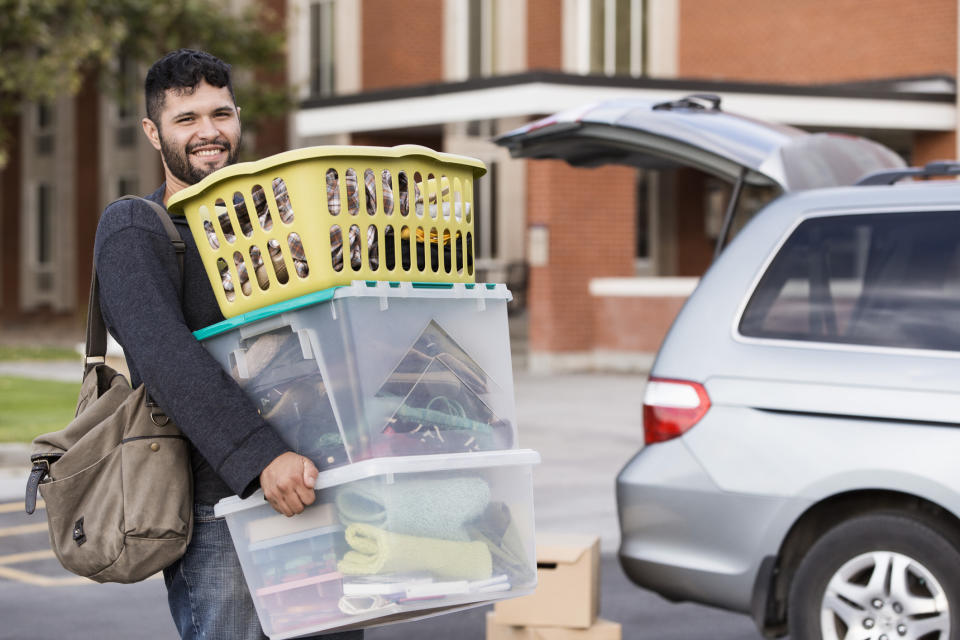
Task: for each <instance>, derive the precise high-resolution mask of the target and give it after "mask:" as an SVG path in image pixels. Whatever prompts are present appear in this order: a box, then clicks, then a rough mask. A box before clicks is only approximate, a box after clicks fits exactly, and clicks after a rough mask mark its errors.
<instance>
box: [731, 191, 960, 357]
mask: <svg viewBox="0 0 960 640" xmlns="http://www.w3.org/2000/svg"><path fill="white" fill-rule="evenodd" d="M898 213H903V214H910V213H953V214H955V215H960V207H958V206H956V205H953V206H950V205H928V206H925V205H916V206H892V207H882V206H879V207H853V208H849V209H821V210H818V211H816V212H808V213H805V214H803V215H800V216H797V218H796V219H795V220H793V222H792V223H791V224H790V225H789V226H788V227H787V228H786V229H785V230H784V232H783V233H782V234H781V236H780V237H779V238H778V239H777V242H776V243H775V244H774V245H773V247H772V249H771V250H770V251H769V252H768V254H767V255H766V257H765V258H764V260H763V262H762V263H761V264H760V265H759V267H758V269H757V272H756V273H755V274H754V275H753V279H752V280H751V282H750V286H749V287H747V289H746V292H745V293H744V295H743V297H742V299H741V300H740V303H739V306H738V307H737V312H736V313H735V314H734V316H733V323H732V325H731V327H730V336H731V338H732V339H733V340H734V342H737V343H741V344H747V345H756V346H770V347H786V348H794V349H812V350H818V351H824V350H826V351H845V352H850V353H885V354H891V355H910V356H924V357H937V358H943V357H951V358H957V359H960V350H958V351H951V350H949V349H918V348H914V347H888V346H880V345H869V344H855V343H838V342H824V341H817V340H795V339H790V338H766V337H759V336H747V335H744V334H743V333H741V332H740V324H741V322H742V320H743V315H744V313H745V312H746V309H747V306H748V305H749V303H750V300H751V299H752V298H753V296H754V294H755V293H756V291H757V287H759V286H760V282H761V280H762V279H763V276H764V275H765V274H766V273H767V271H768V270H769V269H770V265H771V264H772V263H773V261H774V259H776V257H777V256H778V255H779V254H780V252H781V251H782V250H783V246H784V245H785V244H786V243H787V241H788V240H789V239H790V238H791V237H792V236H793V234H794V233H795V232H796V230H797V228H798V227H799V226H800V225H801V224H803V223H805V222H807V221H808V220H813V219H817V218H832V217H838V216H842V217H850V216H858V215H887V214H898Z"/></svg>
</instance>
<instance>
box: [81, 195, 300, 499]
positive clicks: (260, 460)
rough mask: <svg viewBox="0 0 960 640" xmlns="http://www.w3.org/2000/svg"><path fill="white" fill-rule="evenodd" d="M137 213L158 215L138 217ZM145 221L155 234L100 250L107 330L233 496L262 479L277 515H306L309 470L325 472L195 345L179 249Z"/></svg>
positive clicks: (116, 235) (137, 230)
mask: <svg viewBox="0 0 960 640" xmlns="http://www.w3.org/2000/svg"><path fill="white" fill-rule="evenodd" d="M131 204H132V203H131ZM116 206H118V205H114V207H116ZM137 206H142V207H144V208H145V207H146V205H137ZM108 213H116V212H114V208H113V207H111V208H110V209H108V212H106V213H105V214H104V217H105V218H106V217H107V215H108ZM134 215H143V216H151V217H152V216H154V214H153V213H152V212H150V211H144V212H140V211H137V210H134ZM145 219H150V220H151V221H153V222H155V223H156V230H151V229H150V226H152V225H147V224H143V225H142V226H133V225H128V226H125V227H123V228H121V229H119V230H115V231H112V232H111V233H109V235H108V236H106V237H105V238H103V239H102V241H101V242H98V247H97V273H98V277H99V280H100V291H101V307H102V309H103V312H104V316H105V318H106V319H107V322H108V325H109V326H110V327H111V329H112V331H113V332H114V334H115V337H116V338H117V340H118V341H119V342H120V344H121V345H123V348H124V351H125V353H126V355H127V358H128V360H129V361H130V362H131V364H133V365H135V366H136V369H137V371H138V372H139V374H140V376H141V377H142V378H143V382H144V384H145V385H146V386H147V389H148V390H149V392H150V394H151V396H152V397H153V399H154V400H155V401H156V402H157V403H158V404H159V405H160V406H161V407H162V408H163V410H164V411H165V412H166V413H167V414H168V415H169V416H170V417H171V418H172V419H173V420H174V421H175V422H176V423H177V425H178V426H179V427H180V429H181V430H182V431H183V432H184V434H185V435H186V436H187V437H188V438H189V439H190V440H191V442H193V443H194V445H195V446H196V447H197V449H198V450H199V451H200V453H201V454H202V455H203V456H204V458H205V459H206V460H207V461H208V462H209V463H210V464H211V466H212V467H213V469H214V470H215V471H216V473H217V474H218V475H219V476H220V477H221V478H223V480H224V481H225V482H226V483H227V485H228V486H229V487H230V489H231V490H233V491H235V492H236V493H237V494H238V495H241V496H245V495H249V494H250V493H252V492H253V490H255V489H256V486H257V481H258V480H259V481H260V482H261V483H262V484H263V488H264V491H265V493H267V492H269V494H270V495H269V496H268V499H269V500H270V501H271V504H273V505H274V507H275V508H277V510H278V511H281V512H283V513H287V514H288V515H289V514H290V513H298V512H299V511H302V510H303V506H304V505H305V504H309V503H310V502H312V500H313V489H312V483H310V485H309V496H308V495H307V493H306V480H305V475H306V472H307V471H308V466H309V467H310V468H312V469H313V472H314V473H315V472H316V468H315V467H313V464H312V463H310V461H309V460H307V459H305V458H302V456H297V455H296V454H293V453H291V452H290V451H289V447H287V446H286V445H285V444H284V443H283V441H282V440H281V439H280V437H279V436H278V435H277V433H276V431H275V430H274V429H273V428H272V427H270V425H269V424H267V423H266V421H265V420H264V419H263V418H262V417H261V416H260V415H259V413H258V412H257V410H256V407H255V406H254V405H253V403H252V402H251V401H250V400H249V399H248V398H247V397H246V396H245V395H244V394H243V391H242V390H241V389H240V387H239V386H238V385H237V384H236V382H235V381H234V380H233V379H232V378H230V377H229V376H228V375H227V374H226V372H224V371H223V369H222V367H221V366H220V365H219V364H218V363H217V362H216V361H215V360H214V359H213V358H212V357H211V356H210V355H209V354H208V353H207V352H206V350H205V349H204V348H203V346H202V345H201V344H200V343H199V342H198V341H197V340H196V338H194V336H193V334H192V332H191V331H190V329H189V327H188V326H187V324H186V321H185V319H184V316H183V311H182V309H181V306H180V299H179V293H178V290H177V282H178V280H179V271H178V269H177V263H176V259H175V257H174V253H173V248H172V246H171V245H170V242H169V240H168V239H167V237H166V235H165V234H163V235H161V234H162V230H161V229H160V225H159V221H154V220H152V218H145ZM158 231H159V233H158ZM285 454H289V455H285ZM292 457H296V458H297V459H298V460H300V464H299V468H297V469H295V468H294V467H295V466H296V465H292V464H291V463H290V460H291V458H292Z"/></svg>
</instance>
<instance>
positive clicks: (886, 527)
mask: <svg viewBox="0 0 960 640" xmlns="http://www.w3.org/2000/svg"><path fill="white" fill-rule="evenodd" d="M905 558H906V559H909V560H910V561H912V563H914V564H909V563H905V562H904V560H905ZM871 566H872V568H871ZM879 567H887V570H886V571H881V572H878V571H877V569H878V568H879ZM958 569H960V551H958V550H957V547H956V546H954V545H953V544H951V543H950V541H949V540H948V539H947V538H946V537H945V536H944V535H943V534H942V533H941V532H939V531H938V530H937V529H935V528H934V527H932V526H930V525H928V524H927V523H926V522H924V521H921V520H918V519H914V518H911V517H910V516H909V515H907V514H905V513H902V512H899V513H894V512H883V513H871V514H867V515H862V516H858V517H854V518H851V519H850V520H847V521H845V522H843V523H841V524H839V525H837V526H835V527H833V528H832V529H830V530H829V531H828V532H827V533H825V534H824V535H823V536H822V537H821V538H820V539H819V540H818V541H817V542H816V543H814V545H813V546H812V547H811V548H810V550H809V551H808V552H807V554H806V555H805V556H804V558H803V560H802V561H801V563H800V566H799V567H798V569H797V572H796V574H795V576H794V578H793V580H792V581H791V584H790V592H789V599H788V609H787V623H788V628H789V632H790V639H791V640H835V639H836V638H838V637H839V638H842V637H843V635H842V631H843V625H842V624H840V623H838V620H841V619H842V617H840V616H834V615H830V614H829V613H827V614H822V612H823V611H825V610H826V609H827V607H825V606H824V605H825V604H826V602H825V596H826V594H827V588H828V585H830V584H831V581H834V582H833V584H834V585H835V586H839V587H841V588H842V589H843V590H844V595H845V596H846V602H844V601H843V600H840V599H839V598H836V597H834V598H832V599H831V602H832V603H833V604H832V605H831V606H830V607H829V609H831V610H840V611H842V612H843V617H846V618H847V621H848V623H849V624H851V625H852V624H858V625H861V626H860V629H861V630H862V633H860V634H858V635H856V637H865V638H873V639H879V638H881V637H882V636H883V635H886V637H887V638H888V639H889V640H901V639H904V640H906V639H907V638H921V637H922V638H924V640H927V634H928V633H930V631H931V630H933V629H935V628H940V629H944V628H945V623H946V622H947V621H948V622H949V629H950V632H949V637H947V635H946V634H944V633H943V632H942V631H941V633H940V634H939V636H936V635H932V636H930V638H931V639H932V638H937V640H960V571H958ZM874 574H876V576H874ZM871 577H876V578H877V580H876V581H875V582H874V583H873V584H871V583H870V582H869V579H870V578H871ZM900 578H903V579H904V581H905V583H906V586H907V587H908V590H909V591H910V595H912V596H914V597H915V598H916V599H915V600H912V601H911V600H910V599H906V602H901V600H904V598H902V597H898V595H902V592H898V590H897V589H896V587H895V585H896V581H897V580H898V579H900ZM859 586H862V587H864V588H863V589H862V590H861V589H859V588H858V587H859ZM875 586H878V587H879V588H875ZM831 590H833V589H831ZM940 594H942V596H943V597H944V598H945V602H944V601H941V602H940V603H937V602H936V601H935V600H934V598H935V597H937V596H939V595H940ZM918 604H924V605H927V606H929V607H930V608H931V609H932V610H933V611H932V613H938V612H939V615H927V616H920V617H916V616H914V615H909V614H910V608H911V606H916V605H918ZM822 618H826V622H825V625H826V626H825V627H823V626H821V625H822ZM924 618H926V619H924ZM900 625H904V626H903V627H900ZM921 625H922V627H921V628H925V629H927V630H926V631H923V632H922V633H921V634H919V635H918V627H920V626H921ZM837 628H839V631H838V632H837V634H836V635H834V634H833V630H834V629H837ZM824 631H825V632H824Z"/></svg>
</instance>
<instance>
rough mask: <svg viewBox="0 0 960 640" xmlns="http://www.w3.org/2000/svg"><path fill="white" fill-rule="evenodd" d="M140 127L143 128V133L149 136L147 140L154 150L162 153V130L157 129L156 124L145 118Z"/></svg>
mask: <svg viewBox="0 0 960 640" xmlns="http://www.w3.org/2000/svg"><path fill="white" fill-rule="evenodd" d="M140 125H141V126H142V127H143V132H144V133H145V134H146V135H147V140H149V141H150V144H152V145H153V148H154V149H156V150H157V151H160V130H159V129H158V128H157V125H156V123H155V122H154V121H153V120H151V119H150V118H144V119H143V120H141V121H140Z"/></svg>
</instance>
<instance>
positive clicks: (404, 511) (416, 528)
mask: <svg viewBox="0 0 960 640" xmlns="http://www.w3.org/2000/svg"><path fill="white" fill-rule="evenodd" d="M336 503H337V510H338V512H339V515H340V521H341V522H343V524H344V525H351V524H353V523H366V524H372V525H376V526H378V527H382V528H384V529H387V530H389V531H393V532H394V533H404V534H407V535H411V536H422V537H425V538H441V539H443V540H460V541H466V540H469V539H470V537H469V535H468V534H467V531H466V529H465V528H464V524H465V523H467V522H469V521H471V520H474V519H475V518H477V517H479V516H480V515H481V514H483V513H484V510H485V509H486V508H487V505H488V504H489V503H490V485H488V484H487V482H486V481H485V480H484V479H483V478H480V477H471V476H462V475H461V476H458V477H453V478H425V477H423V476H422V475H421V476H420V477H413V478H404V477H402V476H399V475H398V476H397V478H396V481H395V482H394V483H393V484H385V483H384V482H382V481H381V480H380V479H378V478H371V479H370V480H366V481H364V480H361V481H358V482H351V483H349V484H347V485H344V486H343V487H342V488H341V489H340V490H339V491H338V492H337V498H336Z"/></svg>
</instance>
